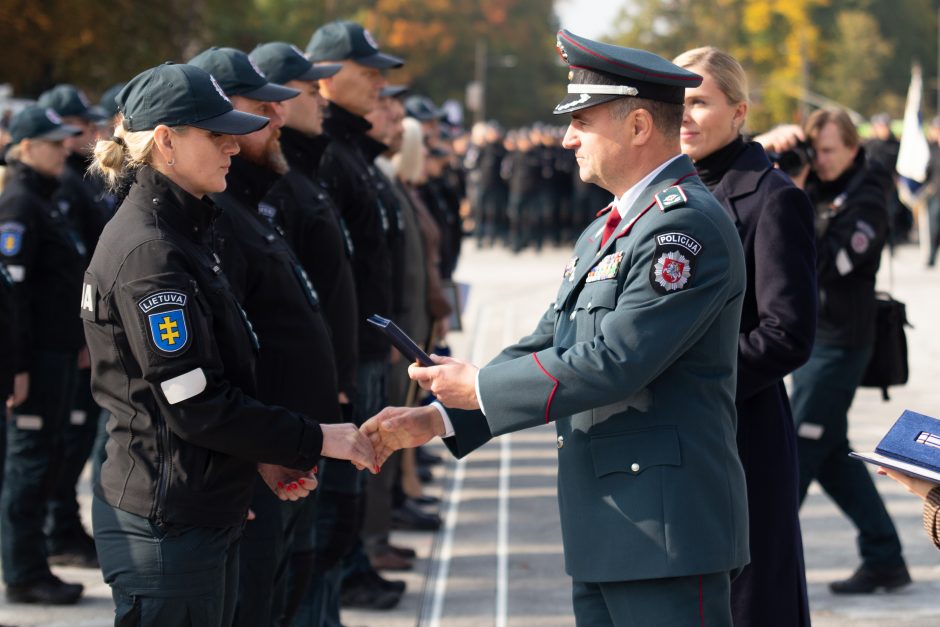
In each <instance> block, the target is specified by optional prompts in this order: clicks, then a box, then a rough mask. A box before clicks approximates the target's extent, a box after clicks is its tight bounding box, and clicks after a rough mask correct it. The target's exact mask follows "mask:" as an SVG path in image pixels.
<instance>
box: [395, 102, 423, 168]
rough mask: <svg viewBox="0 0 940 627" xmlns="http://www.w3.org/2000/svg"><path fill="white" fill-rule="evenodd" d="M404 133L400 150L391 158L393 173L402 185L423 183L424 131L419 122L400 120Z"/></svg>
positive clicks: (407, 119)
mask: <svg viewBox="0 0 940 627" xmlns="http://www.w3.org/2000/svg"><path fill="white" fill-rule="evenodd" d="M402 127H403V128H404V132H403V133H402V139H401V150H399V151H398V154H397V155H395V156H394V157H392V164H393V165H394V166H395V173H396V174H397V175H398V178H399V179H400V180H401V181H402V182H404V183H423V182H424V130H423V129H422V128H421V122H419V121H418V120H416V119H414V118H405V119H404V120H402Z"/></svg>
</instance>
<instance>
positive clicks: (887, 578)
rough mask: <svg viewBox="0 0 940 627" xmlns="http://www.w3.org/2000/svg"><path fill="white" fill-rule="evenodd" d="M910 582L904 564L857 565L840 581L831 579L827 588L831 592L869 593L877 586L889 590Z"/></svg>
mask: <svg viewBox="0 0 940 627" xmlns="http://www.w3.org/2000/svg"><path fill="white" fill-rule="evenodd" d="M909 583H911V575H910V574H909V573H908V572H907V567H906V566H903V565H902V566H896V567H894V568H871V567H868V566H859V567H858V570H856V571H855V572H854V573H853V574H852V576H851V577H849V578H848V579H844V580H842V581H833V582H832V583H831V584H829V589H830V590H832V593H833V594H871V593H873V592H875V591H876V590H878V589H879V588H884V590H885V592H891V591H892V590H897V589H898V588H903V587H904V586H906V585H907V584H909Z"/></svg>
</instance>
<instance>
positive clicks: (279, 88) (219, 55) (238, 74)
mask: <svg viewBox="0 0 940 627" xmlns="http://www.w3.org/2000/svg"><path fill="white" fill-rule="evenodd" d="M188 63H189V65H195V66H196V67H200V68H202V69H204V70H205V71H206V72H209V74H212V76H214V77H215V79H216V80H217V81H218V82H219V85H221V86H222V90H223V91H224V92H225V94H226V95H227V96H244V97H245V98H251V99H252V100H262V101H265V102H280V101H282V100H288V99H289V98H294V97H295V96H298V95H299V94H300V92H299V91H297V90H296V89H291V88H290V87H284V86H283V85H275V84H274V83H269V82H268V79H267V77H265V75H264V71H263V70H262V69H261V68H259V67H258V66H257V64H255V62H254V61H252V60H251V59H250V58H249V57H248V55H247V54H245V53H244V52H242V51H241V50H236V49H235V48H217V47H213V48H209V49H208V50H203V51H202V52H200V53H199V54H197V55H196V56H195V57H193V58H192V59H190V60H189V61H188Z"/></svg>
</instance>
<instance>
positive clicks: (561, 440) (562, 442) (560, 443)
mask: <svg viewBox="0 0 940 627" xmlns="http://www.w3.org/2000/svg"><path fill="white" fill-rule="evenodd" d="M564 445H565V436H563V435H560V436H558V448H561V447H563V446H564Z"/></svg>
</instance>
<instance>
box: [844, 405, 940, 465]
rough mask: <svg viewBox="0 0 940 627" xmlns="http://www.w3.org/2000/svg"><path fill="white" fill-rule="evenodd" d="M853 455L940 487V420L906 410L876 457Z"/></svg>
mask: <svg viewBox="0 0 940 627" xmlns="http://www.w3.org/2000/svg"><path fill="white" fill-rule="evenodd" d="M850 455H851V456H852V457H856V458H858V459H861V460H862V461H866V462H868V463H870V464H877V465H879V466H885V467H886V468H893V469H895V470H899V471H901V472H903V473H906V474H908V475H912V476H914V477H920V478H921V479H927V480H928V481H933V482H934V483H940V420H937V419H936V418H931V417H930V416H925V415H924V414H918V413H917V412H913V411H910V410H905V411H904V413H903V414H901V417H900V418H898V420H897V422H895V423H894V426H893V427H891V429H889V430H888V432H887V433H886V434H885V436H884V437H883V438H882V439H881V442H879V443H878V446H876V447H875V451H874V452H873V453H850Z"/></svg>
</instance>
